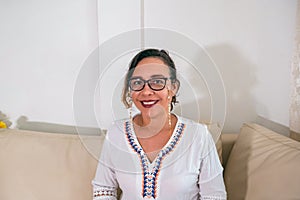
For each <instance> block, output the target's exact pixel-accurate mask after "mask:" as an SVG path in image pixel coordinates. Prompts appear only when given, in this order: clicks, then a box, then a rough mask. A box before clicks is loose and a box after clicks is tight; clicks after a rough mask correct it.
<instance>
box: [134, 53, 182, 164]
mask: <svg viewBox="0 0 300 200" xmlns="http://www.w3.org/2000/svg"><path fill="white" fill-rule="evenodd" d="M132 77H139V78H142V79H144V80H149V79H150V78H153V77H167V78H169V77H170V71H169V67H168V66H167V65H165V64H164V62H163V61H162V60H160V59H159V58H155V57H148V58H144V59H143V60H141V61H140V62H139V63H138V65H137V66H136V68H135V70H134V72H133V75H132ZM175 91H176V88H174V87H172V85H171V83H170V81H169V80H168V81H167V84H166V87H165V88H164V89H163V90H160V91H154V90H152V89H151V88H150V87H149V86H148V85H147V84H146V85H145V87H144V89H143V90H141V91H137V92H136V91H131V97H132V101H133V103H134V104H135V106H136V107H137V108H138V109H139V110H140V112H141V114H140V115H137V116H135V117H134V119H133V122H134V129H135V133H136V135H137V136H138V140H139V142H140V144H141V145H142V147H143V150H144V151H145V152H146V153H147V156H148V158H149V160H150V161H153V160H154V159H155V157H156V155H157V153H158V152H159V151H160V150H161V149H162V148H163V147H164V146H165V144H166V143H167V142H168V140H169V139H170V137H171V135H172V133H173V130H174V128H175V125H176V122H177V118H176V117H175V116H174V115H172V116H171V121H172V123H171V127H170V126H169V122H168V109H169V108H168V105H169V104H170V102H171V97H172V96H173V95H175V93H174V92H175ZM145 102H146V103H145ZM149 104H150V106H149Z"/></svg>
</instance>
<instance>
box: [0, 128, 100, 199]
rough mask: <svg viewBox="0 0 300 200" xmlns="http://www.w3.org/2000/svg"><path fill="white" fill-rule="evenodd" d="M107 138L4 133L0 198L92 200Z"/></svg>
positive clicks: (0, 137)
mask: <svg viewBox="0 0 300 200" xmlns="http://www.w3.org/2000/svg"><path fill="white" fill-rule="evenodd" d="M103 138H104V137H102V136H80V137H79V136H78V135H70V134H53V133H44V132H34V131H21V130H5V131H0V149H1V150H0V163H1V164H0V177H1V178H0V199H5V200H14V199H24V200H35V199H43V200H53V199H56V200H88V199H92V185H91V181H92V179H93V178H94V175H95V171H96V166H97V155H98V154H99V152H100V150H101V143H102V141H103ZM86 147H88V148H86Z"/></svg>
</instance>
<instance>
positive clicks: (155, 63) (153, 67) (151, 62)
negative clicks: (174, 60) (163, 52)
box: [132, 58, 170, 78]
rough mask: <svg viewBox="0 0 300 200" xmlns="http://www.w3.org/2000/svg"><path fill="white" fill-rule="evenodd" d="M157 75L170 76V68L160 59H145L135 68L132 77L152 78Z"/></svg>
mask: <svg viewBox="0 0 300 200" xmlns="http://www.w3.org/2000/svg"><path fill="white" fill-rule="evenodd" d="M155 75H162V76H164V77H168V76H170V72H169V67H168V66H167V65H166V64H165V63H164V62H163V61H162V60H160V59H159V58H145V59H143V60H141V61H140V62H139V63H138V65H137V66H136V67H135V69H134V72H133V74H132V76H140V77H143V78H151V77H152V76H155Z"/></svg>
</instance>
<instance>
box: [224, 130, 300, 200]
mask: <svg viewBox="0 0 300 200" xmlns="http://www.w3.org/2000/svg"><path fill="white" fill-rule="evenodd" d="M224 173H225V174H224V179H225V184H226V188H227V193H228V199H229V200H253V199H255V200H265V199H272V200H274V199H275V200H276V199H278V200H282V199H299V197H300V143H299V142H297V141H294V140H292V139H290V138H288V137H285V136H282V135H279V134H277V133H275V132H273V131H271V130H269V129H267V128H264V127H262V126H259V125H257V124H244V125H243V127H242V128H241V132H240V134H239V136H238V138H237V141H236V143H235V145H234V146H233V149H232V151H231V154H230V156H229V159H228V162H227V165H226V168H225V172H224Z"/></svg>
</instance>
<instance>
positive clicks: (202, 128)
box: [177, 116, 208, 133]
mask: <svg viewBox="0 0 300 200" xmlns="http://www.w3.org/2000/svg"><path fill="white" fill-rule="evenodd" d="M177 117H178V116H177ZM178 120H179V122H180V123H183V124H184V125H185V126H186V128H188V129H194V130H197V131H195V132H197V133H199V132H201V133H205V132H208V128H207V125H206V124H203V123H199V122H196V121H194V120H192V119H189V118H186V117H178Z"/></svg>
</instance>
